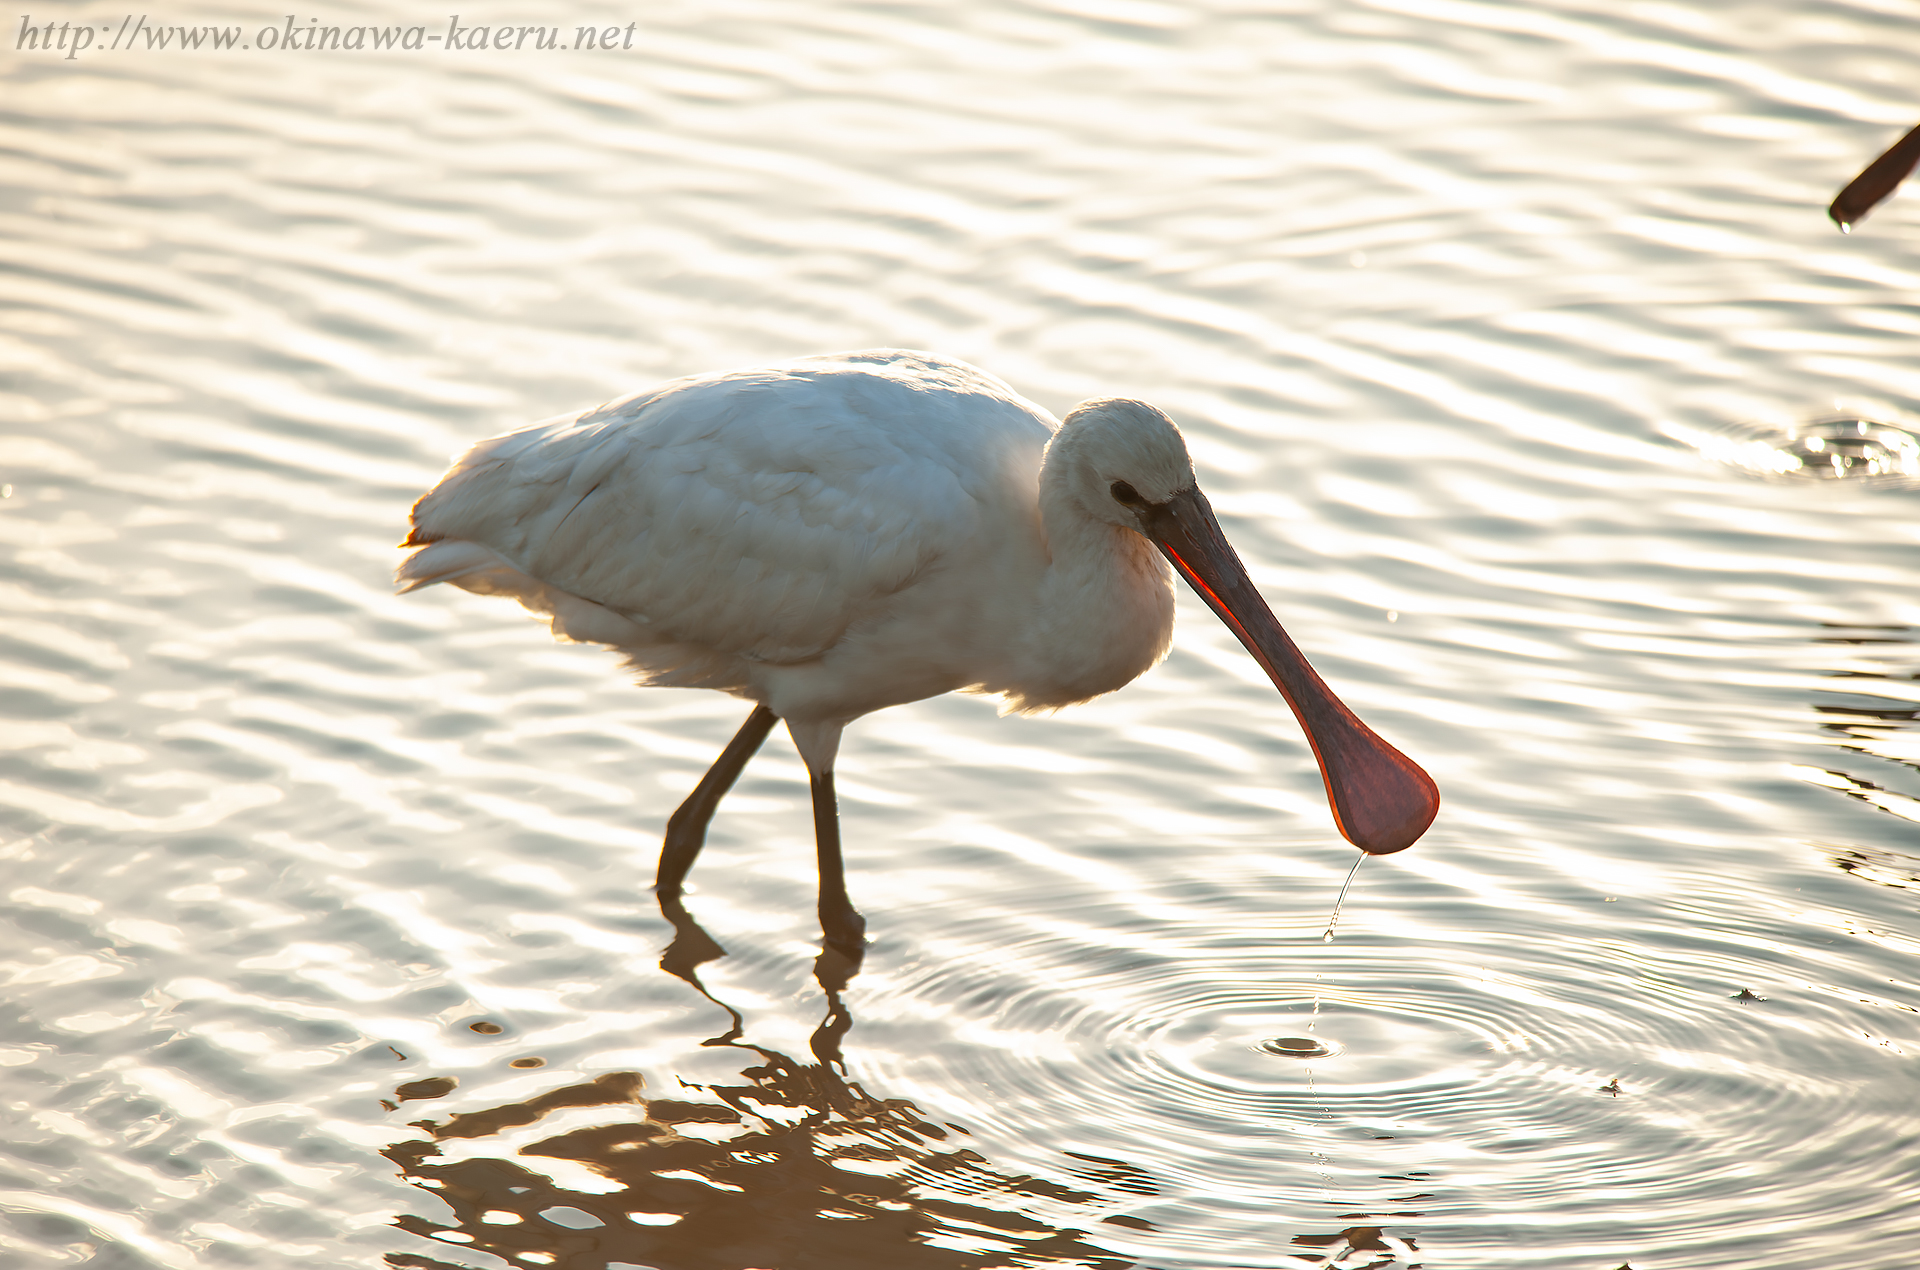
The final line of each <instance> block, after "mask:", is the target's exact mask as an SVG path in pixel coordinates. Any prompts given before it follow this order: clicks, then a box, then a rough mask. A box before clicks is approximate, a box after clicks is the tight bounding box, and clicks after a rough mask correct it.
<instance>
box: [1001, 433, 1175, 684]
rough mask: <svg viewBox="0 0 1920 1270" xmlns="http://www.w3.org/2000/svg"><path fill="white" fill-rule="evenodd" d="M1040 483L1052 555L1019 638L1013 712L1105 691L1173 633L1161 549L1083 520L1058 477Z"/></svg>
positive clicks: (1153, 657) (1046, 475)
mask: <svg viewBox="0 0 1920 1270" xmlns="http://www.w3.org/2000/svg"><path fill="white" fill-rule="evenodd" d="M1040 479H1041V485H1040V517H1041V524H1042V527H1043V529H1044V532H1045V534H1046V545H1047V552H1048V555H1049V556H1050V560H1049V563H1048V565H1047V568H1046V571H1045V573H1044V574H1042V575H1041V578H1040V581H1039V588H1038V594H1037V595H1036V597H1035V600H1036V603H1035V605H1034V609H1033V617H1032V620H1031V621H1030V622H1029V623H1028V626H1027V630H1026V631H1025V632H1024V633H1023V638H1021V639H1020V641H1019V644H1018V648H1019V654H1018V656H1019V660H1020V662H1021V673H1020V678H1021V680H1022V681H1023V683H1022V686H1021V689H1020V691H1019V692H1018V694H1017V696H1016V699H1015V700H1014V702H1013V704H1014V708H1015V709H1019V710H1044V709H1050V708H1053V707H1056V706H1063V705H1071V704H1072V703H1074V702H1076V701H1085V700H1087V699H1088V698H1089V697H1097V696H1099V695H1100V694H1102V693H1106V692H1112V691H1113V690H1114V689H1116V688H1119V687H1122V686H1123V685H1125V684H1127V683H1130V682H1132V681H1133V680H1134V679H1135V678H1137V677H1138V676H1139V675H1141V674H1142V673H1143V672H1145V671H1146V670H1147V669H1148V668H1149V667H1151V666H1152V665H1153V664H1154V663H1155V662H1157V661H1159V660H1160V658H1161V657H1163V656H1165V654H1166V651H1167V644H1168V642H1169V640H1170V639H1171V638H1172V635H1173V575H1172V571H1171V570H1170V569H1169V568H1168V567H1167V563H1166V561H1164V560H1163V559H1161V557H1160V553H1159V552H1157V551H1155V550H1154V549H1153V546H1152V544H1150V543H1149V542H1148V541H1147V540H1146V539H1145V538H1143V537H1141V536H1140V535H1139V534H1137V533H1134V532H1133V531H1132V530H1129V529H1122V528H1119V527H1118V526H1115V525H1110V524H1106V523H1104V522H1102V521H1099V520H1096V519H1094V518H1093V517H1091V516H1089V515H1088V514H1087V513H1086V511H1085V509H1083V508H1081V507H1080V506H1079V505H1078V503H1077V502H1076V501H1074V500H1073V499H1072V498H1071V496H1070V495H1069V492H1068V490H1067V489H1066V483H1065V481H1064V480H1062V479H1060V478H1059V474H1057V473H1053V472H1048V471H1045V470H1043V471H1042V473H1041V478H1040ZM1009 695H1010V696H1015V694H1012V693H1010V694H1009Z"/></svg>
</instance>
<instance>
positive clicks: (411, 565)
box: [393, 538, 519, 595]
mask: <svg viewBox="0 0 1920 1270" xmlns="http://www.w3.org/2000/svg"><path fill="white" fill-rule="evenodd" d="M497 569H505V570H508V571H510V572H514V573H517V572H519V570H517V569H515V568H514V567H513V566H512V565H510V564H508V563H507V562H506V561H505V560H502V559H501V558H500V556H499V555H498V554H497V553H496V552H494V551H493V549H492V548H489V547H483V546H481V545H480V544H479V543H477V542H463V541H462V540H460V539H458V538H446V539H442V540H441V541H439V542H436V543H430V544H429V545H427V546H425V547H422V548H421V549H420V550H419V551H416V552H414V553H413V554H412V555H410V556H408V557H407V558H406V559H405V560H403V561H401V563H400V567H399V568H398V569H395V570H394V571H393V580H394V581H395V582H396V583H398V584H400V594H401V595H405V594H406V593H407V592H409V591H418V590H419V589H420V588H421V587H423V586H432V585H433V584H434V583H436V582H457V581H458V580H459V579H461V578H464V577H466V576H467V575H468V574H472V573H490V572H493V571H494V570H497Z"/></svg>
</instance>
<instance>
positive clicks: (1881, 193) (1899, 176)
mask: <svg viewBox="0 0 1920 1270" xmlns="http://www.w3.org/2000/svg"><path fill="white" fill-rule="evenodd" d="M1915 163H1920V128H1914V129H1913V130H1912V131H1910V132H1908V133H1907V135H1906V136H1904V137H1902V138H1900V139H1899V140H1898V141H1896V142H1894V143H1893V144H1892V145H1891V146H1889V147H1888V148H1887V152H1886V153H1885V154H1883V155H1881V156H1880V157H1879V158H1877V159H1875V160H1874V161H1873V162H1872V163H1869V164H1867V166H1866V168H1865V169H1864V170H1863V171H1862V172H1861V173H1860V175H1859V176H1856V177H1854V178H1853V180H1851V181H1849V182H1847V187H1846V188H1845V189H1843V190H1841V191H1840V193H1839V194H1838V195H1837V196H1836V197H1835V198H1834V200H1833V203H1832V204H1831V205H1830V206H1829V207H1828V208H1827V215H1829V216H1831V217H1833V223H1834V224H1836V225H1838V226H1839V227H1840V228H1841V229H1843V230H1845V229H1850V228H1852V227H1853V222H1855V221H1857V220H1859V219H1860V218H1861V217H1862V216H1865V215H1866V214H1867V213H1868V212H1869V211H1870V210H1872V208H1873V205H1874V204H1875V203H1878V202H1879V201H1880V200H1881V199H1883V198H1885V197H1886V196H1887V195H1889V194H1891V193H1893V190H1894V187H1895V186H1897V185H1899V184H1900V182H1902V181H1904V180H1906V179H1907V174H1908V173H1909V172H1911V171H1913V168H1914V164H1915Z"/></svg>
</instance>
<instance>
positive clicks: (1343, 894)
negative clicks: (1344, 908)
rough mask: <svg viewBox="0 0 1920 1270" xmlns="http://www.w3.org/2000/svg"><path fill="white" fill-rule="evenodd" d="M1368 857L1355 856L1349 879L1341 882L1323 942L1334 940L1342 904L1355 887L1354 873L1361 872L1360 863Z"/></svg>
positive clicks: (1322, 938)
mask: <svg viewBox="0 0 1920 1270" xmlns="http://www.w3.org/2000/svg"><path fill="white" fill-rule="evenodd" d="M1366 858H1367V857H1366V856H1365V855H1364V854H1362V855H1359V856H1356V857H1354V861H1353V867H1352V868H1351V869H1348V870H1347V880H1346V881H1345V882H1342V883H1341V884H1340V894H1339V896H1338V897H1337V898H1336V899H1335V900H1334V901H1333V916H1332V917H1329V918H1328V919H1327V931H1326V934H1324V935H1322V936H1320V942H1321V943H1323V944H1331V943H1332V942H1333V928H1334V927H1335V926H1338V925H1339V924H1340V906H1341V905H1342V904H1345V903H1346V902H1347V892H1348V891H1349V890H1351V889H1352V888H1353V875H1354V874H1356V873H1358V872H1360V865H1361V863H1362V862H1363V861H1364V860H1365V859H1366Z"/></svg>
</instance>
